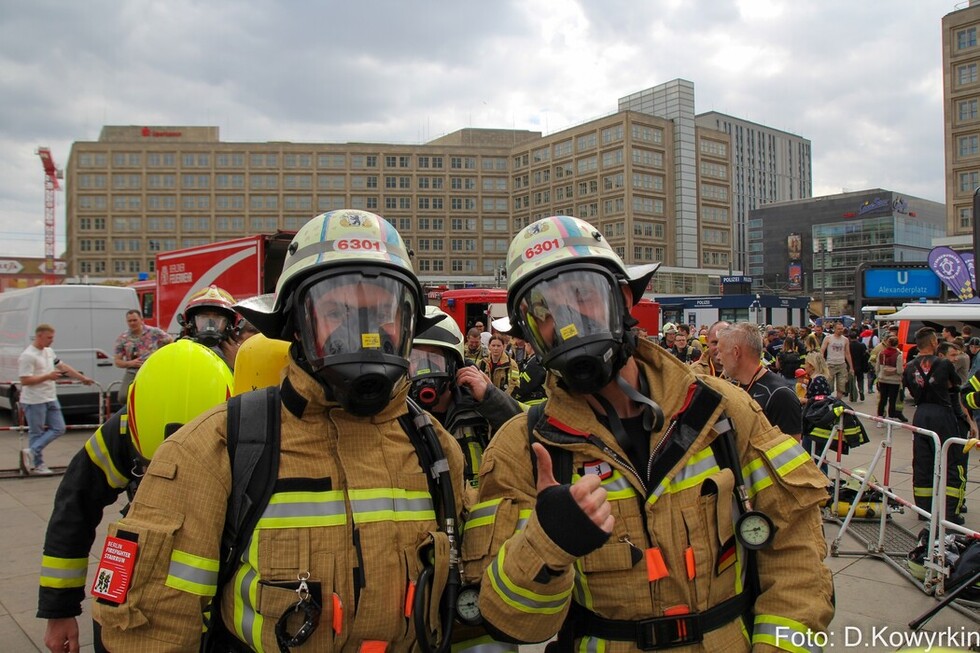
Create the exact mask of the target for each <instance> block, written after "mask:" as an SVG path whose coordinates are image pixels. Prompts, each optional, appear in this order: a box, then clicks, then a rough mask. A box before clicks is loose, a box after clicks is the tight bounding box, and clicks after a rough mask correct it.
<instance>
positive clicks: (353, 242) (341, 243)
mask: <svg viewBox="0 0 980 653" xmlns="http://www.w3.org/2000/svg"><path fill="white" fill-rule="evenodd" d="M337 249H339V250H341V251H345V250H355V251H374V252H380V251H382V248H381V243H380V242H379V241H377V240H369V239H367V238H364V239H358V238H351V239H345V240H338V241H337Z"/></svg>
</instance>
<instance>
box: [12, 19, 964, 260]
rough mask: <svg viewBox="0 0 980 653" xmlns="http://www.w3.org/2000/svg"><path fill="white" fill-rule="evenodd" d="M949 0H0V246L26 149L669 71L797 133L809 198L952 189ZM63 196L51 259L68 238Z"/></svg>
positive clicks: (278, 127) (400, 132) (482, 106)
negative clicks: (946, 136)
mask: <svg viewBox="0 0 980 653" xmlns="http://www.w3.org/2000/svg"><path fill="white" fill-rule="evenodd" d="M955 7H956V2H954V1H953V0H939V1H935V0H930V1H923V0H857V1H856V0H819V1H817V2H800V1H799V0H696V1H692V0H578V1H575V2H573V1H567V2H565V1H557V0H555V1H551V0H513V1H511V0H508V1H506V2H495V1H487V0H484V1H480V2H478V1H472V2H467V1H460V0H454V1H448V0H438V1H437V0H432V1H423V0H420V1H417V2H405V1H403V0H385V1H380V0H379V1H373V0H365V1H363V2H334V1H323V0H321V1H319V2H315V1H312V0H309V1H306V0H294V1H280V2H275V1H273V0H211V1H208V2H203V1H196V0H166V1H163V0H126V1H125V2H124V1H123V0H118V1H111V0H86V1H85V2H69V1H67V0H60V1H56V0H30V1H29V2H25V1H23V0H0V255H7V256H10V255H18V256H40V255H43V250H44V247H43V231H44V226H43V225H44V216H43V213H44V201H43V197H44V190H43V176H42V171H41V170H42V169H41V164H40V161H39V160H38V158H37V156H36V155H35V149H36V148H37V146H39V145H47V146H49V147H51V148H52V150H53V153H54V156H55V159H56V161H57V162H58V164H59V165H61V166H64V165H66V164H67V162H68V155H69V151H70V148H71V143H72V142H74V141H85V140H96V139H97V138H98V135H99V130H100V129H101V127H102V126H103V125H217V126H218V127H220V130H221V139H222V140H224V141H278V140H288V141H299V142H347V141H362V142H363V141H368V142H393V143H420V142H424V141H427V140H430V139H432V138H435V137H438V136H440V135H442V134H445V133H448V132H451V131H454V130H456V129H460V128H463V127H498V128H517V129H531V130H535V131H542V132H544V133H545V134H549V133H552V132H555V131H559V130H561V129H564V128H567V127H571V126H573V125H576V124H578V123H581V122H585V121H587V120H590V119H592V118H596V117H598V116H601V115H606V114H609V113H613V112H615V111H616V104H617V100H618V98H620V97H622V96H624V95H628V94H630V93H633V92H636V91H639V90H642V89H646V88H649V87H651V86H655V85H657V84H660V83H663V82H666V81H669V80H671V79H674V78H678V77H681V78H684V79H689V80H691V81H693V82H694V84H695V92H696V103H697V111H698V112H699V113H700V112H704V111H710V110H715V111H721V112H723V113H727V114H731V115H734V116H738V117H739V118H743V119H746V120H751V121H754V122H758V123H763V124H766V125H770V126H772V127H776V128H778V129H782V130H785V131H788V132H792V133H795V134H799V135H801V136H803V137H805V138H808V139H810V140H811V142H812V146H813V185H814V194H815V195H826V194H831V193H838V192H841V190H842V189H846V190H861V189H864V188H874V187H881V188H887V189H891V190H896V191H899V192H902V193H906V194H908V195H913V196H918V197H923V198H926V199H930V200H935V201H940V202H942V201H944V181H943V179H944V170H943V106H942V84H943V78H942V37H941V20H942V16H943V15H944V14H946V13H949V12H951V11H953V10H954V8H955ZM64 224H65V222H64V197H63V194H61V195H59V197H58V254H61V252H62V250H63V247H64Z"/></svg>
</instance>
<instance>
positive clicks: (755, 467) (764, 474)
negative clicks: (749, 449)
mask: <svg viewBox="0 0 980 653" xmlns="http://www.w3.org/2000/svg"><path fill="white" fill-rule="evenodd" d="M807 457H809V454H808V455H807ZM742 478H743V479H745V485H746V486H747V490H748V493H749V498H750V499H751V498H752V497H754V496H755V495H756V494H758V493H759V492H761V491H762V490H764V489H766V488H767V487H769V486H770V485H772V478H771V477H770V476H769V469H768V468H767V467H766V463H765V461H764V460H762V458H756V459H755V460H753V461H752V462H750V463H749V464H748V465H745V466H744V467H742Z"/></svg>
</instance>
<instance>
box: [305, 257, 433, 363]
mask: <svg viewBox="0 0 980 653" xmlns="http://www.w3.org/2000/svg"><path fill="white" fill-rule="evenodd" d="M415 310H416V309H415V301H414V299H413V297H412V294H411V293H410V292H409V290H408V288H406V287H405V285H404V283H403V282H401V281H399V280H398V279H395V278H392V277H387V276H383V275H381V276H373V277H371V276H365V275H364V274H361V273H357V272H351V273H344V274H340V275H337V276H330V277H326V278H323V279H321V280H319V281H318V282H316V283H313V284H312V285H310V286H309V287H308V288H307V289H306V291H305V296H304V297H303V298H302V310H301V311H300V315H299V316H298V317H299V321H300V324H298V326H299V328H300V332H301V333H302V335H303V345H304V348H305V349H306V352H307V356H308V357H309V358H310V359H311V362H314V361H316V360H320V361H322V360H323V359H324V358H327V357H328V356H338V355H345V354H357V353H362V352H373V353H378V354H388V355H394V356H398V357H400V358H407V357H408V352H409V351H410V349H411V334H412V329H413V327H414V316H415ZM314 367H316V365H315V364H314Z"/></svg>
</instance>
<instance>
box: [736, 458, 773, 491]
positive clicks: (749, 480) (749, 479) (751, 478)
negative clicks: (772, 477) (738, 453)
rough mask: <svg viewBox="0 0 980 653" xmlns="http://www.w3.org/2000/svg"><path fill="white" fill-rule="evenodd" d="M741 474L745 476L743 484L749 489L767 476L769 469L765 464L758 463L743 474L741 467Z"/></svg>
mask: <svg viewBox="0 0 980 653" xmlns="http://www.w3.org/2000/svg"><path fill="white" fill-rule="evenodd" d="M759 462H760V463H761V462H762V461H761V460H760V461H759ZM742 474H743V475H744V476H745V485H746V487H747V488H749V489H751V488H753V487H755V486H756V485H758V484H759V483H762V482H763V481H765V480H767V479H768V478H769V470H768V469H766V466H765V464H760V465H759V466H758V467H756V468H755V469H753V470H752V471H751V472H749V473H748V474H745V470H744V469H743V470H742Z"/></svg>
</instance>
